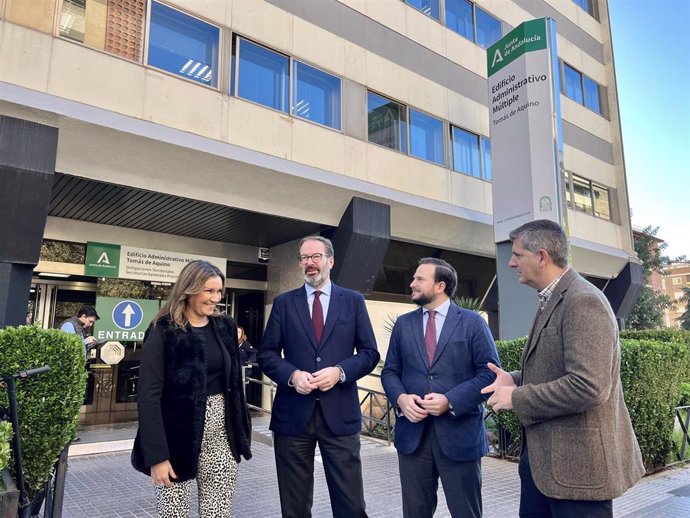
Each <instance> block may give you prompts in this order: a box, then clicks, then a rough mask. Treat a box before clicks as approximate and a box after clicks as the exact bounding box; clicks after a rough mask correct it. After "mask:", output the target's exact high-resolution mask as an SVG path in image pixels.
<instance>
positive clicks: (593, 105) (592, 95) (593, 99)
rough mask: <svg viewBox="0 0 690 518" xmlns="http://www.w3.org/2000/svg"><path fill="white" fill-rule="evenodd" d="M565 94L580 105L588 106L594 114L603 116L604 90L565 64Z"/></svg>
mask: <svg viewBox="0 0 690 518" xmlns="http://www.w3.org/2000/svg"><path fill="white" fill-rule="evenodd" d="M562 77H563V93H564V94H565V95H566V96H567V97H569V98H570V99H572V100H573V101H575V102H576V103H578V104H582V105H583V106H586V107H587V108H589V109H590V110H592V111H593V112H596V113H598V114H599V115H603V114H604V112H603V110H602V102H601V99H602V90H603V87H602V86H601V85H599V84H598V83H597V82H596V81H594V80H593V79H592V78H590V77H587V76H586V75H584V74H582V73H581V72H579V71H577V70H575V69H574V68H573V67H571V66H570V65H568V64H567V63H563V76H562Z"/></svg>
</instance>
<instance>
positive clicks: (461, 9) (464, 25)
mask: <svg viewBox="0 0 690 518" xmlns="http://www.w3.org/2000/svg"><path fill="white" fill-rule="evenodd" d="M472 7H473V4H472V2H468V1H467V0H446V27H448V28H449V29H450V30H451V31H455V32H457V33H458V34H459V35H460V36H464V37H465V38H467V39H468V40H470V41H474V22H473V15H472Z"/></svg>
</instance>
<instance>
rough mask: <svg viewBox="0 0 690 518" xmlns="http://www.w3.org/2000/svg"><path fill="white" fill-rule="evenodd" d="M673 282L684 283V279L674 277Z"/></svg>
mask: <svg viewBox="0 0 690 518" xmlns="http://www.w3.org/2000/svg"><path fill="white" fill-rule="evenodd" d="M671 282H673V284H676V285H678V284H683V279H681V278H680V277H673V278H672V279H671Z"/></svg>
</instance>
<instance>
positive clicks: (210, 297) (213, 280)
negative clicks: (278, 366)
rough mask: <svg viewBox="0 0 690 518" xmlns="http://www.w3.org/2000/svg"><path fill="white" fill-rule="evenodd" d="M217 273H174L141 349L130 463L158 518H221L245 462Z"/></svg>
mask: <svg viewBox="0 0 690 518" xmlns="http://www.w3.org/2000/svg"><path fill="white" fill-rule="evenodd" d="M224 286H225V278H224V275H223V273H222V272H221V271H220V270H219V269H218V268H217V267H216V266H214V265H212V264H211V263H209V262H207V261H192V262H190V263H189V264H187V265H186V266H185V267H184V268H183V269H182V272H180V275H179V277H178V279H177V282H176V283H175V285H174V286H173V288H172V290H171V292H170V296H169V298H168V301H167V302H166V303H165V305H164V306H163V307H162V308H161V310H160V312H159V313H158V315H157V316H156V318H155V319H154V320H153V322H152V323H151V326H150V327H149V329H148V331H147V332H146V336H145V338H144V345H143V349H142V359H141V367H140V377H139V394H138V410H139V430H138V431H137V436H136V439H135V441H134V447H133V449H132V465H133V466H134V468H135V469H137V470H138V471H141V472H142V473H145V474H147V475H150V477H151V482H152V483H153V485H154V486H155V488H156V507H157V510H158V516H159V517H160V518H163V517H166V518H167V517H174V518H185V517H188V516H189V506H190V497H191V489H192V484H193V482H194V480H195V479H196V482H197V487H198V493H199V516H202V517H205V518H206V517H214V518H229V517H230V512H231V507H232V500H233V495H234V493H235V486H236V483H237V468H238V463H239V462H240V460H241V457H244V458H245V459H250V458H251V450H250V440H251V423H250V420H249V413H248V411H247V407H246V404H245V400H244V392H243V390H242V372H241V368H240V355H239V347H238V344H237V326H236V325H235V322H234V320H233V319H232V318H231V317H229V316H226V315H220V313H219V312H218V310H217V308H216V304H218V302H219V301H220V299H221V297H222V294H223V287H224Z"/></svg>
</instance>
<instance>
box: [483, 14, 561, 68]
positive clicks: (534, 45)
mask: <svg viewBox="0 0 690 518" xmlns="http://www.w3.org/2000/svg"><path fill="white" fill-rule="evenodd" d="M547 22H548V19H547V18H539V19H537V20H530V21H528V22H524V23H521V24H520V25H518V26H517V27H515V28H514V29H513V30H512V31H510V32H509V33H508V34H506V35H505V36H503V38H501V39H500V40H498V41H497V42H496V43H494V44H493V45H491V47H489V48H488V49H486V65H487V68H488V72H489V76H492V75H493V74H494V73H496V72H498V71H499V70H501V69H502V68H503V67H505V66H506V65H508V64H509V63H512V62H513V61H515V60H516V59H517V58H519V57H520V56H522V55H523V54H525V53H527V52H532V51H535V50H541V49H545V48H546V47H547V42H546V23H547Z"/></svg>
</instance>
